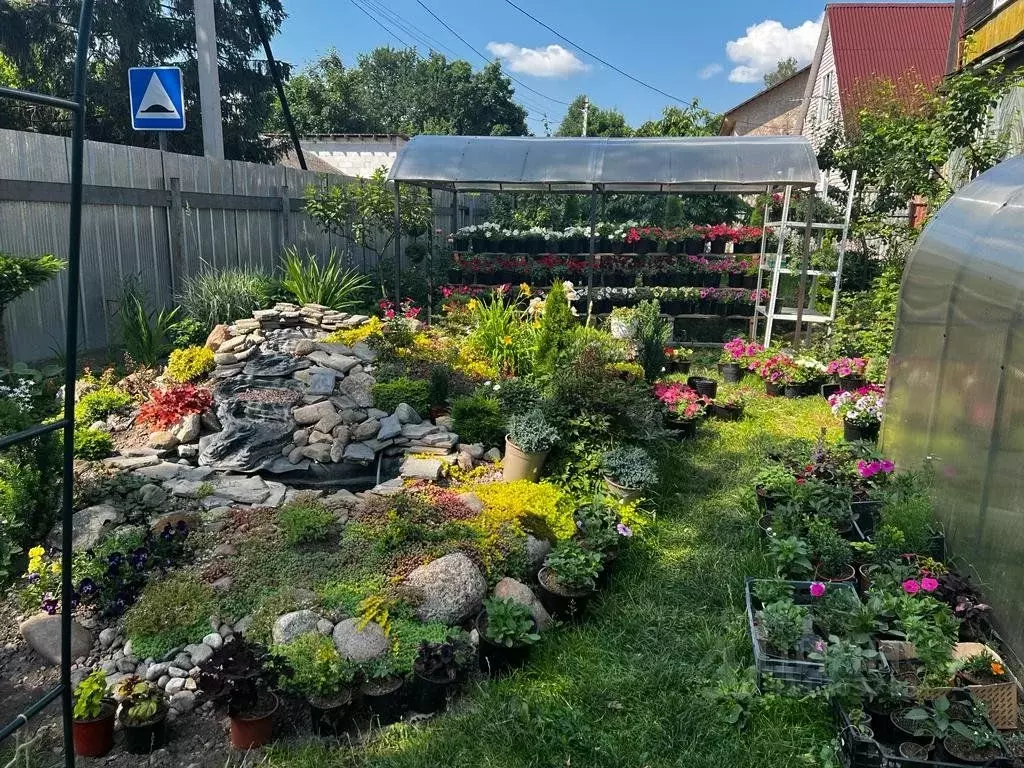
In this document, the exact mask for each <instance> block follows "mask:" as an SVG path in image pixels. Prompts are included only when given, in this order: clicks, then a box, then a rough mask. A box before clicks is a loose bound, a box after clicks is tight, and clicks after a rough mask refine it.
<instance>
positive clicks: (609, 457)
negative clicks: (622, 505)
mask: <svg viewBox="0 0 1024 768" xmlns="http://www.w3.org/2000/svg"><path fill="white" fill-rule="evenodd" d="M601 468H602V470H603V472H604V481H605V486H606V487H607V488H608V491H609V492H610V493H611V494H612V495H613V496H615V497H617V498H620V499H622V500H623V501H632V500H633V499H637V498H639V497H640V496H642V495H643V493H644V491H646V490H649V489H651V488H653V487H654V486H655V485H657V483H658V470H657V468H656V467H655V466H654V459H652V458H651V456H650V454H648V453H647V451H645V450H644V449H643V448H637V447H635V446H620V447H618V448H614V449H612V450H610V451H607V452H605V453H604V454H603V455H602V456H601Z"/></svg>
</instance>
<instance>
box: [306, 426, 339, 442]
mask: <svg viewBox="0 0 1024 768" xmlns="http://www.w3.org/2000/svg"><path fill="white" fill-rule="evenodd" d="M333 439H334V438H333V437H332V436H331V433H330V432H321V431H320V430H319V429H314V430H313V431H312V432H310V433H309V442H310V445H312V444H314V443H329V442H331V441H332V440H333Z"/></svg>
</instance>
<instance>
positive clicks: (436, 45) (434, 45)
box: [362, 0, 458, 58]
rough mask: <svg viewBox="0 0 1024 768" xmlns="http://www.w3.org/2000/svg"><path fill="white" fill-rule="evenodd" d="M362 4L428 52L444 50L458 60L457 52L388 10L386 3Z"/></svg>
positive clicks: (365, 0) (365, 1) (375, 1)
mask: <svg viewBox="0 0 1024 768" xmlns="http://www.w3.org/2000/svg"><path fill="white" fill-rule="evenodd" d="M362 2H364V3H365V4H366V5H367V6H368V7H369V8H372V9H373V10H375V11H376V12H377V13H378V14H380V15H381V16H383V17H384V18H386V19H388V20H389V21H390V22H391V23H392V24H394V25H395V26H397V27H399V28H400V29H401V30H402V31H404V32H405V33H406V34H408V35H410V36H411V37H413V38H415V39H416V40H418V41H419V42H421V43H423V45H424V46H425V47H426V48H427V49H428V50H440V49H443V50H445V51H447V52H448V53H450V54H451V55H452V56H453V57H455V58H458V56H457V54H456V53H455V51H453V50H452V49H451V48H449V47H448V46H447V45H445V44H444V43H442V42H441V41H440V40H438V39H437V38H435V37H432V36H431V35H429V34H427V33H426V32H424V31H423V30H422V29H421V28H420V27H418V26H416V25H415V24H413V23H412V22H411V21H409V20H408V19H406V18H405V17H403V16H402V15H400V14H399V13H397V12H396V11H393V10H391V9H390V8H388V7H387V6H385V5H384V3H381V2H378V1H377V0H362Z"/></svg>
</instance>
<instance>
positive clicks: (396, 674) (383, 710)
mask: <svg viewBox="0 0 1024 768" xmlns="http://www.w3.org/2000/svg"><path fill="white" fill-rule="evenodd" d="M363 674H364V675H365V677H366V679H365V680H364V681H363V685H362V687H361V688H360V689H359V692H360V694H361V696H362V699H363V703H364V704H365V705H366V709H367V710H368V711H369V713H370V718H371V719H372V720H374V721H376V723H377V725H379V726H384V725H389V724H391V723H395V722H398V721H399V720H401V719H402V713H403V712H405V703H406V694H407V693H408V691H407V690H406V687H405V677H404V676H403V675H402V674H401V672H400V670H399V669H398V667H397V664H396V659H395V656H394V654H392V653H389V654H386V655H385V656H382V657H381V658H379V659H374V660H373V661H370V662H367V663H366V664H364V665H363Z"/></svg>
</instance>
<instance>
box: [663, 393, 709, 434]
mask: <svg viewBox="0 0 1024 768" xmlns="http://www.w3.org/2000/svg"><path fill="white" fill-rule="evenodd" d="M707 409H708V399H707V398H706V397H703V396H702V395H699V394H697V393H696V392H694V391H693V390H692V389H690V388H689V387H686V388H685V389H684V390H683V391H682V393H681V394H680V396H679V399H678V400H677V401H676V403H675V404H674V405H673V406H671V407H670V408H669V411H668V419H667V421H668V426H669V428H670V429H672V430H674V431H675V433H676V435H677V436H678V437H679V438H680V439H684V440H685V439H686V438H690V437H696V436H697V422H698V421H699V420H700V419H702V418H704V417H705V416H706V415H707Z"/></svg>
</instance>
